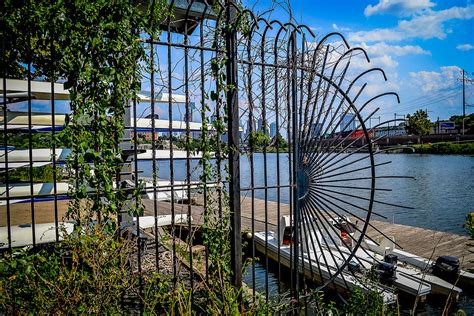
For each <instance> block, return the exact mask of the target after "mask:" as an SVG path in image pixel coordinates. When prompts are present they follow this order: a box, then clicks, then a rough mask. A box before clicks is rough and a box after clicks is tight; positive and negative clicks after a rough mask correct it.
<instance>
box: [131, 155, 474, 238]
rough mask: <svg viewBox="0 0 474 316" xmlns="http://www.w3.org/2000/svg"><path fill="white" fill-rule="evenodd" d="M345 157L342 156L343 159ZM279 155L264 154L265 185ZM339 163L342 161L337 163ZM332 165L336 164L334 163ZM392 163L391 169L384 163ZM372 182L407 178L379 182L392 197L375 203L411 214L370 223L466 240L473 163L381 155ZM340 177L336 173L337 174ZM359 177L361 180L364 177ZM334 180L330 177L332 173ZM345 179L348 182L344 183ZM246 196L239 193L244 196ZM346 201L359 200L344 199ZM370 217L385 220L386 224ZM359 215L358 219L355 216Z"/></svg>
mask: <svg viewBox="0 0 474 316" xmlns="http://www.w3.org/2000/svg"><path fill="white" fill-rule="evenodd" d="M344 155H346V154H344ZM364 156H366V154H353V155H352V156H350V157H348V158H347V159H346V160H345V161H344V162H341V163H340V164H342V163H344V164H345V163H347V162H348V161H354V160H360V159H362V158H364ZM341 157H343V156H341ZM276 158H277V155H276V154H274V153H269V154H267V168H266V170H267V177H266V179H267V185H268V186H273V185H276V184H277V159H276ZM337 159H340V158H337ZM334 161H336V159H335V160H334ZM388 162H390V163H388ZM368 163H369V161H368V160H367V159H363V160H361V161H360V162H358V163H354V164H352V165H350V166H347V167H346V168H343V169H341V170H342V171H346V170H354V169H360V168H365V167H366V166H368V165H369V164H368ZM382 163H386V164H383V165H380V166H377V167H376V176H382V177H383V176H407V177H413V178H414V179H409V178H401V179H399V178H377V180H376V187H377V188H382V189H384V190H391V191H377V192H376V195H375V199H376V200H379V201H382V202H385V203H389V204H396V205H404V206H409V207H411V208H412V209H406V208H398V207H393V206H390V205H386V204H374V208H373V215H372V216H373V217H372V218H373V219H378V220H386V221H390V222H395V223H398V224H404V225H411V226H418V227H424V228H429V229H433V230H440V231H446V232H452V233H458V234H465V229H464V228H463V224H464V221H465V217H466V214H467V213H468V212H469V211H474V157H473V156H455V155H418V154H379V155H376V156H375V164H382ZM151 165H152V164H151V162H150V161H148V162H141V163H140V166H139V168H140V170H143V176H145V177H151V176H152V167H151ZM185 165H186V164H185V162H184V161H182V160H181V161H179V160H176V161H175V162H174V173H175V179H176V180H184V179H185V178H186V167H185ZM240 165H241V187H242V188H245V187H249V186H250V178H251V171H250V170H251V168H250V161H249V158H248V156H242V158H241V161H240ZM157 169H158V177H159V178H162V179H169V177H170V166H169V162H168V161H159V162H158V163H157ZM253 170H254V182H255V186H263V185H264V184H265V177H264V175H265V168H264V159H263V154H260V153H259V154H255V155H254V168H253ZM369 171H370V170H362V171H359V172H357V173H351V174H348V176H352V177H354V176H355V175H357V176H360V175H363V176H370V172H369ZM335 172H339V171H335ZM362 173H363V174H362ZM333 174H334V172H333ZM199 175H200V168H199V167H198V164H197V162H196V161H193V162H192V163H191V178H192V179H193V180H198V179H199ZM348 176H347V177H348ZM368 181H369V180H360V181H352V182H345V183H344V184H345V186H348V187H350V186H353V187H361V186H367V185H368V183H369V182H368ZM287 183H288V158H287V155H286V154H280V184H282V185H284V184H287ZM338 190H339V191H340V192H341V193H343V194H347V195H355V196H359V197H362V198H368V197H369V195H368V192H367V191H364V190H357V189H352V188H340V189H337V188H332V191H338ZM248 192H249V191H247V192H245V191H243V192H242V195H246V194H248ZM288 192H289V190H288V189H281V190H280V201H281V202H283V203H287V202H288V200H289V193H288ZM255 194H256V197H257V198H264V197H265V196H264V194H265V193H264V190H258V191H256V192H255ZM267 194H268V199H269V200H273V201H276V200H277V190H276V189H269V190H267ZM345 199H347V200H348V201H357V202H358V203H359V204H360V200H357V199H354V198H351V197H345ZM374 213H377V214H380V215H383V216H385V219H383V218H381V217H379V216H377V215H375V214H374ZM358 214H360V213H358Z"/></svg>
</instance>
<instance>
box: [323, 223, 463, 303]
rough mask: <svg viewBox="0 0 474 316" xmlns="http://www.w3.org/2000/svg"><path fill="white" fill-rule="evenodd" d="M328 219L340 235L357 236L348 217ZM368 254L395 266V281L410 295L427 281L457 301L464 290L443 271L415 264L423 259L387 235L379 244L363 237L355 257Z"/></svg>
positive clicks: (432, 287) (434, 291) (435, 289)
mask: <svg viewBox="0 0 474 316" xmlns="http://www.w3.org/2000/svg"><path fill="white" fill-rule="evenodd" d="M329 222H330V223H331V224H332V225H333V226H334V227H335V228H336V229H339V231H340V232H341V234H343V233H344V232H345V233H348V234H351V235H352V236H353V237H357V236H356V234H355V231H356V230H355V229H353V224H352V223H351V221H350V219H349V218H348V217H344V218H341V217H336V218H334V219H330V220H329ZM354 239H356V238H354ZM351 241H352V238H351ZM365 255H368V256H370V257H373V258H375V259H376V260H377V261H380V262H386V263H389V264H392V265H394V266H396V281H395V283H396V284H397V287H398V288H399V289H400V290H402V291H404V292H407V293H408V294H412V295H416V293H415V292H414V290H415V289H416V283H419V284H420V293H419V294H422V293H421V292H422V291H421V286H422V285H424V284H429V285H430V287H431V293H432V294H439V295H444V296H448V295H449V296H451V297H453V298H455V299H456V300H457V299H458V298H459V295H460V294H461V293H462V289H461V288H460V287H458V286H456V285H455V284H453V283H454V282H453V279H451V280H447V279H444V278H442V277H441V275H440V274H437V273H434V271H433V270H430V269H427V266H426V265H425V266H423V265H421V264H416V261H418V260H422V259H423V258H420V257H419V256H417V255H414V254H410V253H408V252H404V251H401V250H398V249H395V243H394V242H393V241H388V240H387V239H386V238H383V239H382V241H381V242H380V243H379V244H378V245H377V244H376V243H375V242H373V241H372V240H370V239H368V238H364V240H363V241H362V244H361V248H360V249H358V250H357V253H356V256H357V257H360V258H363V257H364V256H365ZM410 259H412V260H410ZM413 282H415V284H412V283H413ZM410 284H411V285H412V286H411V290H410V289H408V288H403V287H408V286H409V285H410ZM427 294H429V293H427Z"/></svg>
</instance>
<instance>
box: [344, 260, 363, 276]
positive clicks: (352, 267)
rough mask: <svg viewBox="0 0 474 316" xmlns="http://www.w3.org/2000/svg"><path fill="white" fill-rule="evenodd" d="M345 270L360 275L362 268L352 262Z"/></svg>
mask: <svg viewBox="0 0 474 316" xmlns="http://www.w3.org/2000/svg"><path fill="white" fill-rule="evenodd" d="M347 269H348V270H349V272H352V273H362V268H361V266H360V264H359V263H357V262H355V261H354V260H351V261H349V264H348V265H347Z"/></svg>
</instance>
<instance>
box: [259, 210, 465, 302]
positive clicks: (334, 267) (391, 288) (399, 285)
mask: <svg viewBox="0 0 474 316" xmlns="http://www.w3.org/2000/svg"><path fill="white" fill-rule="evenodd" d="M324 222H325V223H323V222H321V221H318V220H316V219H313V218H308V219H307V220H304V221H301V222H300V225H299V229H300V232H301V234H299V235H300V238H299V245H300V246H299V251H300V252H301V254H300V256H299V260H298V267H299V271H300V273H302V274H304V275H305V276H306V277H307V278H310V279H312V280H313V281H315V282H316V283H318V284H325V283H327V285H328V286H329V287H332V288H334V289H336V290H338V291H343V292H344V291H346V292H348V291H350V290H351V289H353V288H359V289H361V290H363V291H369V290H370V291H376V292H378V293H379V294H380V295H381V296H382V297H383V300H384V302H385V303H386V304H390V303H393V302H395V300H396V294H397V293H404V294H407V295H409V296H412V297H417V298H418V299H419V300H424V299H425V298H426V297H427V296H428V295H430V294H438V295H445V296H449V297H451V298H453V299H457V298H458V297H459V295H460V293H461V292H462V289H461V287H460V286H458V284H460V285H464V284H466V285H467V286H469V285H471V286H472V284H474V283H473V281H474V274H472V273H469V272H467V271H463V270H461V269H460V265H459V260H458V259H457V258H455V257H450V256H441V257H439V258H438V259H437V260H436V261H435V262H433V261H431V260H428V259H425V258H421V257H419V256H416V255H414V254H411V253H408V252H405V251H403V250H400V249H397V248H396V247H395V243H394V242H393V241H392V240H388V239H383V240H381V241H380V242H374V241H372V240H370V239H368V238H363V239H362V242H361V243H358V241H359V237H360V234H359V233H358V232H359V230H358V229H356V226H355V225H354V224H352V223H351V222H350V220H349V219H348V218H346V217H344V218H340V217H335V218H333V219H329V220H327V221H324ZM325 225H326V227H325ZM328 225H331V226H332V227H327V226H328ZM279 228H280V231H279V232H278V233H276V232H273V231H268V232H259V233H255V235H254V241H255V245H256V249H257V250H258V251H260V252H261V253H263V254H266V255H267V256H268V257H270V258H271V259H273V260H275V261H279V262H280V263H281V264H282V265H283V266H287V267H290V266H292V265H293V266H294V260H293V259H294V257H292V254H294V244H293V232H294V228H293V225H292V223H291V221H290V217H289V216H282V217H281V219H280V223H279Z"/></svg>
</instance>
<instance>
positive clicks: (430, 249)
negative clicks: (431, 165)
mask: <svg viewBox="0 0 474 316" xmlns="http://www.w3.org/2000/svg"><path fill="white" fill-rule="evenodd" d="M193 200H194V203H193V204H192V205H191V215H192V217H193V224H194V225H197V226H199V225H202V223H203V213H204V207H203V197H202V195H200V194H195V195H193ZM143 204H144V207H145V214H144V215H147V216H153V215H154V212H155V209H154V203H153V201H152V200H146V199H144V200H143ZM57 205H58V218H59V220H61V219H62V217H63V216H64V214H65V213H66V211H67V207H68V201H58V202H57ZM156 206H157V208H156V209H157V214H158V215H166V214H171V209H172V208H171V203H170V202H166V201H159V202H157V204H156ZM34 207H35V222H36V223H37V224H40V223H54V218H55V215H54V202H53V201H48V202H35V203H34ZM253 209H254V219H255V221H254V222H253V229H254V231H255V232H259V231H264V230H265V228H267V229H268V230H276V227H277V223H278V209H279V212H280V216H282V215H288V214H289V212H290V208H289V205H288V204H284V203H280V205H279V207H278V203H277V202H273V201H267V202H266V209H267V214H266V215H265V201H264V200H262V199H257V198H255V199H254V200H253ZM188 211H189V205H188V204H185V203H182V202H175V203H174V213H175V214H187V213H188ZM241 213H242V218H241V220H242V232H251V231H252V199H251V198H250V197H248V196H246V197H243V198H242V200H241ZM27 223H31V204H30V203H19V204H12V205H10V224H11V225H12V226H13V225H20V224H27ZM371 223H372V224H373V225H374V226H375V227H377V229H379V230H380V231H381V232H383V233H384V234H385V235H387V236H390V237H393V238H394V239H395V241H396V242H397V243H398V244H399V245H400V246H402V247H403V250H405V251H408V252H411V253H413V254H416V255H419V256H421V257H424V258H433V260H435V259H436V258H437V257H438V256H440V255H451V256H456V257H458V258H459V260H460V262H461V266H462V268H463V269H466V270H468V269H474V240H473V239H472V238H470V237H469V236H468V235H459V234H453V233H447V232H440V231H435V230H431V229H427V228H420V227H413V226H407V225H400V224H393V223H389V222H383V221H378V220H371ZM6 225H7V216H6V207H5V206H1V207H0V226H6ZM367 234H368V235H369V236H370V237H372V238H374V239H377V238H378V237H380V236H381V234H380V233H378V232H377V231H376V230H375V229H373V228H369V229H368V231H367Z"/></svg>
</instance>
